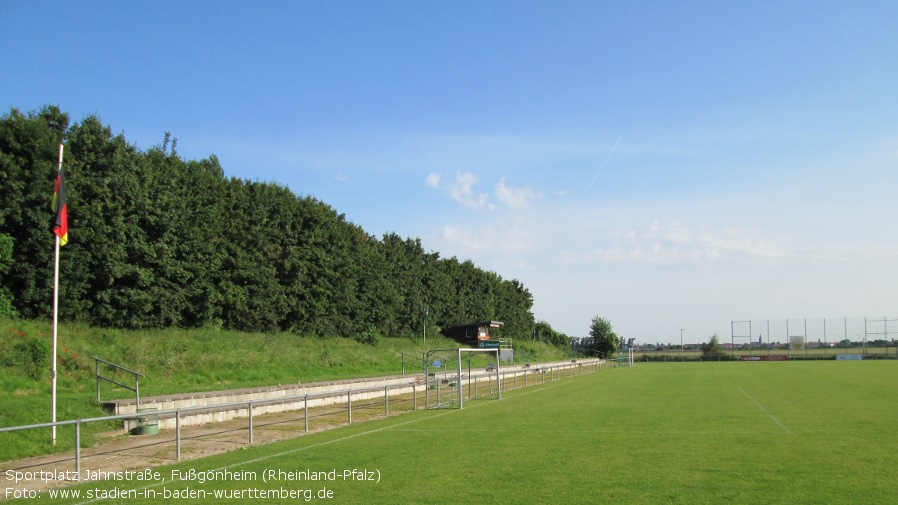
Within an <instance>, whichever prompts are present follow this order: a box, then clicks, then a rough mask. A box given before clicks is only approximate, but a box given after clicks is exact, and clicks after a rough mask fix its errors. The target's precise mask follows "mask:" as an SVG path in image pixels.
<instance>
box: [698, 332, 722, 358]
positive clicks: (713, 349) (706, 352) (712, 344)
mask: <svg viewBox="0 0 898 505" xmlns="http://www.w3.org/2000/svg"><path fill="white" fill-rule="evenodd" d="M723 355H724V352H723V347H722V346H721V345H720V338H718V337H717V334H716V333H715V334H714V335H712V336H711V338H710V339H708V343H707V344H704V345H702V356H707V357H718V356H723Z"/></svg>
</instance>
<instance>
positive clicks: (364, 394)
mask: <svg viewBox="0 0 898 505" xmlns="http://www.w3.org/2000/svg"><path fill="white" fill-rule="evenodd" d="M592 361H593V360H579V363H582V364H585V363H588V362H592ZM575 366H577V364H575V363H572V362H571V361H565V362H555V363H544V364H538V365H537V364H534V365H508V366H502V367H501V372H502V374H503V375H506V376H507V374H510V373H511V374H514V375H518V374H525V373H530V372H533V371H534V370H536V369H539V368H543V369H545V368H558V367H565V368H570V367H575ZM466 372H467V370H463V373H466ZM473 372H474V370H472V375H473ZM453 373H454V372H453V371H443V370H440V371H438V372H436V377H438V378H439V377H443V376H446V375H449V374H453ZM477 373H485V370H484V369H483V368H482V367H480V368H478V369H477ZM482 380H487V379H486V377H484V378H482ZM423 385H424V375H423V374H420V373H419V374H407V375H392V376H384V377H369V378H360V379H346V380H334V381H326V382H312V383H307V384H303V383H299V384H279V385H276V386H267V387H255V388H241V389H231V390H223V391H204V392H196V393H182V394H172V395H160V396H149V397H142V398H141V399H140V410H141V411H142V412H146V411H147V410H151V409H152V410H157V411H161V410H174V409H190V408H198V407H199V409H196V410H189V411H185V412H182V413H181V415H180V418H181V425H182V426H186V425H196V424H205V423H209V422H220V421H227V420H230V419H234V418H238V417H249V408H248V407H249V406H248V404H247V405H241V406H234V407H217V406H220V405H224V404H230V403H247V402H250V401H252V402H262V403H261V404H259V405H255V404H254V405H253V415H259V414H267V413H275V412H285V411H291V410H301V409H304V408H305V407H306V405H305V398H304V395H309V398H308V407H310V408H311V407H319V406H324V405H332V404H335V403H340V402H343V403H345V402H346V401H347V399H348V395H349V393H348V391H352V399H353V401H355V400H363V399H368V398H376V397H383V396H384V394H385V392H384V389H383V388H388V390H387V391H386V394H388V395H389V396H397V395H404V394H412V393H414V392H415V391H416V390H419V391H421V390H423V387H424V386H423ZM341 392H342V393H345V394H340V393H341ZM328 393H333V394H328ZM297 397H298V398H297ZM278 399H284V401H278ZM103 405H104V407H105V408H106V409H107V410H109V411H112V412H113V413H114V414H115V415H122V414H138V409H137V401H136V400H135V399H134V398H129V399H125V400H110V401H106V402H103ZM201 407H209V409H208V410H204V409H201ZM176 422H177V421H176V419H175V416H174V415H168V416H165V415H160V416H159V419H158V424H159V427H160V428H162V429H168V428H174V427H175V426H176ZM136 423H137V421H136V419H135V420H129V421H126V422H125V423H124V425H123V427H124V428H125V429H126V430H130V429H131V428H133V427H134V426H136Z"/></svg>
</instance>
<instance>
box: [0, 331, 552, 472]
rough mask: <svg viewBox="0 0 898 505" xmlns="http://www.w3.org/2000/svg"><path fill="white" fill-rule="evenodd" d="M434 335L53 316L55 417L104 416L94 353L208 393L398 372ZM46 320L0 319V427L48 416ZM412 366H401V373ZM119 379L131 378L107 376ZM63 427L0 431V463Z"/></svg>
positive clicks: (159, 382)
mask: <svg viewBox="0 0 898 505" xmlns="http://www.w3.org/2000/svg"><path fill="white" fill-rule="evenodd" d="M526 345H527V347H528V348H530V349H531V350H535V351H536V352H537V354H538V356H539V359H540V360H552V359H561V358H563V357H564V356H563V353H562V351H561V350H559V349H556V348H553V347H551V346H547V345H544V344H540V343H533V342H527V343H526ZM456 346H457V344H456V343H455V342H454V341H452V340H449V339H446V338H444V337H437V336H434V335H428V337H427V343H426V345H425V344H424V343H423V342H422V341H421V339H417V340H410V339H406V338H381V339H380V340H379V342H378V343H377V345H373V346H372V345H369V344H363V343H359V342H356V341H355V340H352V339H346V338H327V339H321V338H308V337H302V336H298V335H295V334H289V333H281V334H273V335H272V334H263V333H240V332H231V331H224V330H204V329H195V330H182V329H167V330H146V331H128V330H116V329H106V328H91V327H89V326H84V325H78V324H69V323H66V324H62V325H60V329H59V337H58V354H57V355H58V358H59V360H60V361H59V376H58V377H59V378H58V386H57V387H58V401H57V419H58V420H70V419H79V418H87V417H98V416H102V415H105V413H104V412H103V410H102V407H101V406H100V404H99V403H98V402H97V400H96V381H95V378H94V373H95V368H94V360H93V359H91V358H90V357H91V356H97V357H100V358H102V359H105V360H108V361H111V362H113V363H117V364H120V365H122V366H124V367H127V368H129V369H131V370H135V371H138V372H140V373H142V374H144V375H145V376H146V377H144V378H142V379H141V380H140V392H141V396H142V397H145V396H152V395H161V394H170V393H184V392H195V391H213V390H221V389H236V388H243V387H255V386H274V385H278V384H294V383H297V382H303V383H307V382H315V381H322V380H335V379H350V378H357V377H368V376H381V375H394V374H399V373H401V368H402V364H401V359H400V353H401V352H405V353H408V354H412V355H420V353H421V352H422V351H425V350H428V349H441V348H450V347H456ZM50 349H51V325H50V323H49V322H45V321H11V320H0V427H5V426H18V425H24V424H36V423H43V422H48V421H49V420H50V372H49V368H50V361H49V360H50V354H51V351H50ZM411 371H412V368H411V367H407V372H409V373H411ZM103 374H104V375H106V376H112V377H115V378H116V379H117V380H119V381H120V382H122V383H124V384H129V383H131V384H133V376H130V375H128V374H123V373H119V374H112V372H111V371H108V370H104V371H103ZM101 388H102V389H101V390H102V398H103V399H104V400H108V399H117V398H130V397H132V396H133V394H134V393H132V392H131V391H128V390H126V389H123V388H117V387H115V386H113V385H111V384H109V383H103V384H102V385H101ZM110 427H112V426H111V425H110V426H106V427H104V426H101V425H100V424H99V423H89V424H87V425H86V426H84V427H83V430H82V431H83V433H82V440H83V445H85V446H89V445H90V444H92V443H93V441H94V439H95V435H96V433H97V432H99V431H101V430H104V429H108V428H110ZM68 431H72V429H70V428H60V434H59V435H58V437H57V438H58V443H57V445H56V447H51V446H50V443H49V438H50V436H49V430H46V431H45V430H28V431H24V432H17V433H4V434H0V461H4V460H9V459H14V458H19V457H24V456H30V455H36V454H42V453H46V452H52V451H63V450H68V449H71V448H72V447H73V444H74V440H73V439H74V437H73V436H71V435H70V434H68Z"/></svg>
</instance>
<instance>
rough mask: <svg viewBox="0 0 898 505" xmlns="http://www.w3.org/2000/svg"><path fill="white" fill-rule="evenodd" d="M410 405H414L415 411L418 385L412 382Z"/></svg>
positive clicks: (416, 408)
mask: <svg viewBox="0 0 898 505" xmlns="http://www.w3.org/2000/svg"><path fill="white" fill-rule="evenodd" d="M412 398H413V400H412V402H413V403H412V404H413V405H414V408H415V411H417V410H418V383H417V382H412Z"/></svg>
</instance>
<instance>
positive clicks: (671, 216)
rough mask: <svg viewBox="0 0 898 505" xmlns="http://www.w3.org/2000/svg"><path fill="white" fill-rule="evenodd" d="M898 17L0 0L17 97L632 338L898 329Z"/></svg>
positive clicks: (885, 9)
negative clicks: (96, 120)
mask: <svg viewBox="0 0 898 505" xmlns="http://www.w3.org/2000/svg"><path fill="white" fill-rule="evenodd" d="M896 20H898V3H895V2H891V1H885V2H873V1H868V2H819V1H818V2H801V1H789V2H758V1H751V2H598V1H590V2H564V1H562V2H526V1H515V2H503V1H490V2H411V1H391V2H361V1H354V2H340V1H319V2H229V1H216V2H212V1H203V2H199V1H186V2H164V1H160V2H97V1H83V2H49V1H34V2H30V1H29V2H25V1H10V0H3V1H0V23H2V29H0V63H2V67H0V68H2V69H3V71H2V73H0V97H2V100H3V102H4V103H3V104H2V105H4V106H5V107H6V108H8V107H16V108H18V109H20V110H24V111H28V110H35V109H39V108H40V107H41V106H43V105H45V104H55V105H59V106H60V107H61V108H62V109H63V110H64V111H67V112H69V113H70V114H71V115H72V117H73V119H74V120H76V121H77V120H79V119H81V118H83V117H84V116H86V115H89V114H97V115H98V116H99V117H100V118H101V119H102V120H103V121H104V123H107V124H109V125H110V127H111V128H112V130H113V131H114V132H116V133H118V132H122V133H124V134H125V136H126V137H127V138H128V139H129V140H130V141H131V142H133V143H135V144H136V145H137V146H138V147H140V148H142V149H144V148H147V147H150V146H152V145H158V144H161V142H162V138H163V134H164V132H166V131H170V132H171V133H172V134H173V135H174V136H175V137H176V138H177V139H178V151H179V153H180V154H181V155H182V156H184V157H186V158H203V157H207V156H209V155H212V154H214V155H216V156H218V157H219V159H220V161H221V164H222V166H223V167H224V169H225V172H226V173H227V174H228V175H230V176H237V177H242V178H247V179H252V180H260V181H273V182H277V183H280V184H283V185H286V186H288V187H290V188H291V189H292V190H293V191H295V192H296V193H298V194H303V195H306V194H307V195H314V196H315V197H317V198H319V199H321V200H323V201H325V202H327V203H329V204H331V205H332V206H334V207H335V208H337V209H338V210H339V211H340V212H343V213H345V214H346V215H347V218H348V219H350V220H351V221H353V222H355V223H357V224H359V225H361V226H362V227H364V228H365V229H366V230H367V231H368V232H369V233H372V234H375V235H381V234H383V233H385V232H391V231H393V232H396V233H398V234H400V235H403V236H412V237H420V238H421V239H422V241H423V243H424V246H425V248H427V249H428V250H436V251H439V252H440V253H441V255H442V256H444V257H450V256H457V257H459V258H461V259H472V260H473V261H474V262H475V263H477V264H478V265H480V266H481V267H483V268H486V269H489V270H493V271H496V272H497V273H499V274H500V275H502V276H503V277H505V278H507V279H513V278H514V279H519V280H521V281H522V282H523V283H524V284H525V285H526V286H527V287H528V288H529V289H530V290H531V292H532V293H533V295H534V299H535V305H534V312H535V314H536V316H537V318H538V319H542V320H546V321H548V322H550V323H551V324H552V325H553V326H554V327H555V328H556V329H559V330H561V331H564V332H566V333H568V334H571V335H585V334H586V333H587V331H588V326H589V321H590V319H591V318H592V317H593V316H594V315H602V316H604V317H608V318H609V319H610V320H611V322H612V324H613V325H614V328H615V330H616V331H618V332H619V333H620V334H622V335H624V336H625V337H635V338H637V340H638V341H640V342H652V343H654V342H678V341H679V336H680V333H679V331H678V329H679V328H685V329H686V330H685V334H686V337H685V339H686V341H687V342H699V341H706V340H707V338H708V337H709V336H710V335H711V334H713V333H719V334H720V335H721V336H722V337H725V339H728V338H729V335H730V321H731V320H734V319H735V320H742V319H752V318H755V319H765V318H803V317H812V318H813V317H842V316H849V317H851V316H877V317H881V316H883V315H898V290H896V286H898V261H896V259H898V227H896V226H895V216H898V203H896V189H898V100H896V96H898V95H896V90H898V65H896V64H895V58H896V56H895V55H896V54H898V35H896V31H895V29H894V25H895V21H896Z"/></svg>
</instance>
